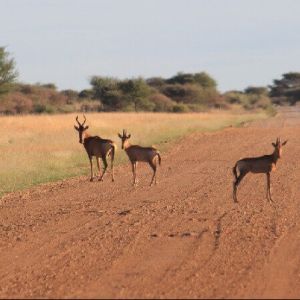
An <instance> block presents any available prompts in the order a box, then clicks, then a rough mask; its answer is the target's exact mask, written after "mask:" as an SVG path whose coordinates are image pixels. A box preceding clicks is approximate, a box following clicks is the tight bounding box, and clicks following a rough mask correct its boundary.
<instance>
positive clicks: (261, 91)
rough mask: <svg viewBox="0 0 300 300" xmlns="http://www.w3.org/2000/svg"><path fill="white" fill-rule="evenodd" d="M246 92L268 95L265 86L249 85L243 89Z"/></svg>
mask: <svg viewBox="0 0 300 300" xmlns="http://www.w3.org/2000/svg"><path fill="white" fill-rule="evenodd" d="M245 93H246V94H254V95H265V96H268V94H269V91H268V88H267V87H264V86H259V87H257V86H249V87H247V88H246V89H245Z"/></svg>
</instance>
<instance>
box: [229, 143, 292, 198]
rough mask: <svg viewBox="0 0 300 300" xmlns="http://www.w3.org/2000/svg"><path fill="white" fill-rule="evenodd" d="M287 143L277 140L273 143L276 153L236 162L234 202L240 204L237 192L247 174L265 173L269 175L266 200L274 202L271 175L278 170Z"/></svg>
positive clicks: (234, 168) (234, 169)
mask: <svg viewBox="0 0 300 300" xmlns="http://www.w3.org/2000/svg"><path fill="white" fill-rule="evenodd" d="M286 143H287V140H286V141H285V142H283V143H281V141H280V138H277V140H276V143H272V145H273V147H274V151H273V153H272V154H269V155H263V156H260V157H250V158H243V159H240V160H238V161H237V162H236V164H235V166H234V167H233V175H234V177H235V181H234V183H233V200H234V202H236V203H237V202H238V200H237V196H236V191H237V187H238V186H239V184H240V183H241V181H242V179H243V178H244V177H245V176H246V174H247V173H249V172H251V173H265V174H266V175H267V195H266V198H267V200H269V202H270V203H271V202H274V201H273V200H272V197H271V188H270V182H271V176H270V173H271V172H273V171H275V170H276V163H277V160H278V159H279V158H280V157H281V154H282V147H283V146H284V145H285V144H286ZM237 170H238V171H239V176H237Z"/></svg>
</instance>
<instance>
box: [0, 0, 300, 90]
mask: <svg viewBox="0 0 300 300" xmlns="http://www.w3.org/2000/svg"><path fill="white" fill-rule="evenodd" d="M0 7H1V18H0V46H7V50H8V51H9V52H11V54H12V56H13V57H14V58H15V60H16V63H17V68H18V71H19V73H20V77H19V79H20V81H23V82H28V83H36V82H41V83H48V82H52V83H55V84H56V85H57V86H58V88H59V89H67V88H72V89H76V90H81V89H84V88H89V87H90V85H89V78H90V76H92V75H102V76H114V77H119V78H127V77H137V76H143V77H151V76H162V77H171V76H173V75H175V74H176V73H177V72H178V71H183V72H201V71H206V72H208V73H209V74H210V75H211V76H212V77H213V78H215V79H216V80H217V82H218V87H219V89H220V90H221V91H226V90H230V89H244V88H245V87H247V86H250V85H268V84H271V83H272V80H273V79H275V78H280V77H281V75H282V74H283V73H285V72H289V71H300V17H299V16H300V1H298V0H149V1H146V0H0Z"/></svg>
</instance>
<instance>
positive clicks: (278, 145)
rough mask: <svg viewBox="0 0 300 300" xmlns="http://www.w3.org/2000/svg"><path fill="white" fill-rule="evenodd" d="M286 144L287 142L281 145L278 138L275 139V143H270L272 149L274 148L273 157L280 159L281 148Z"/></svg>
mask: <svg viewBox="0 0 300 300" xmlns="http://www.w3.org/2000/svg"><path fill="white" fill-rule="evenodd" d="M286 143H287V140H286V141H284V142H283V143H281V140H280V138H277V139H276V143H272V145H273V147H274V148H275V149H274V153H275V155H276V156H277V157H278V158H280V157H281V154H282V147H283V146H284V145H285V144H286Z"/></svg>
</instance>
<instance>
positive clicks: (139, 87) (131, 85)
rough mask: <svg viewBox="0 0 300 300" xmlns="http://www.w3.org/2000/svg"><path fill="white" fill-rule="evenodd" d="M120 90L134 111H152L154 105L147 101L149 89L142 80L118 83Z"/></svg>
mask: <svg viewBox="0 0 300 300" xmlns="http://www.w3.org/2000/svg"><path fill="white" fill-rule="evenodd" d="M120 88H121V90H122V91H123V93H124V95H126V99H127V101H128V103H129V104H130V103H132V104H133V105H134V110H135V111H138V110H139V109H141V110H152V109H153V108H154V106H155V105H154V104H153V103H151V102H150V101H149V100H148V96H149V95H150V87H149V85H148V84H147V83H146V82H145V80H144V79H142V78H137V79H129V80H125V81H123V82H121V83H120Z"/></svg>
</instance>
